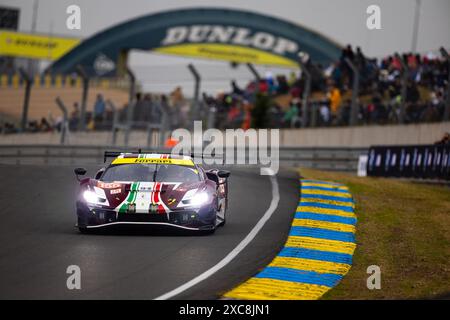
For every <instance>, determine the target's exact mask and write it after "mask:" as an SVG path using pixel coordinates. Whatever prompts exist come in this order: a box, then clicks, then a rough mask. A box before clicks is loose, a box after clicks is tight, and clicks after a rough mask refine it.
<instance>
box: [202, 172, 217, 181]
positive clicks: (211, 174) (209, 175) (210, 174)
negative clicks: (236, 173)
mask: <svg viewBox="0 0 450 320" xmlns="http://www.w3.org/2000/svg"><path fill="white" fill-rule="evenodd" d="M205 173H206V177H207V178H208V179H209V180H212V181H214V182H215V183H217V184H218V183H219V178H218V177H217V174H215V173H214V172H209V171H206V172H205Z"/></svg>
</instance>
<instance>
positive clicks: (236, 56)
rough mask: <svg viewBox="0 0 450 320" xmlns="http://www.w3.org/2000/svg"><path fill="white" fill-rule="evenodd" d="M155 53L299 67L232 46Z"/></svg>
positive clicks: (174, 48)
mask: <svg viewBox="0 0 450 320" xmlns="http://www.w3.org/2000/svg"><path fill="white" fill-rule="evenodd" d="M153 51H156V52H159V53H164V54H171V55H179V56H185V57H186V56H191V57H201V58H207V59H213V60H225V61H235V62H240V63H247V62H251V63H254V64H262V65H277V66H282V67H290V68H296V67H298V64H297V63H296V62H295V61H292V60H290V59H288V58H285V57H283V56H279V55H276V54H272V53H270V52H266V51H263V50H258V49H253V48H248V47H243V46H236V45H231V44H213V43H207V44H205V43H198V44H180V45H173V46H168V47H161V48H156V49H154V50H153Z"/></svg>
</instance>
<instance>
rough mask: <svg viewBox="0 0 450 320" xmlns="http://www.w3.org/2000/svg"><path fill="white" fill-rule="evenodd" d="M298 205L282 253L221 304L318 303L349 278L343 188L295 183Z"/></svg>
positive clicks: (348, 214) (349, 219)
mask: <svg viewBox="0 0 450 320" xmlns="http://www.w3.org/2000/svg"><path fill="white" fill-rule="evenodd" d="M300 199H301V200H300V202H299V204H298V207H297V212H296V213H295V217H294V219H293V222H292V227H291V230H290V232H289V236H288V239H287V241H286V243H285V246H284V248H283V249H282V250H281V251H280V253H279V254H278V255H277V256H276V257H275V259H274V260H273V261H272V262H271V263H270V264H269V265H268V266H267V267H265V268H264V269H263V270H262V271H261V272H260V273H258V274H257V275H256V276H254V277H253V278H250V279H249V280H247V281H246V282H244V283H243V284H241V285H239V286H238V287H236V288H234V289H233V290H231V291H229V292H227V293H226V294H225V295H224V296H225V297H226V298H234V299H252V300H256V299H264V300H269V299H281V300H297V299H318V298H320V297H321V296H322V295H323V294H324V293H325V292H327V291H328V290H330V289H331V288H332V287H334V286H336V285H337V284H338V283H339V281H340V280H341V279H342V277H343V276H344V275H345V274H346V273H347V272H348V270H349V269H350V267H351V264H352V256H353V252H354V250H355V247H356V243H355V225H356V215H355V213H354V208H355V204H354V201H353V198H352V195H351V194H350V192H349V191H348V188H347V187H346V186H344V185H342V184H338V183H331V182H325V181H317V180H300Z"/></svg>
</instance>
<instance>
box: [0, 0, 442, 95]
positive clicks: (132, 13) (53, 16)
mask: <svg viewBox="0 0 450 320" xmlns="http://www.w3.org/2000/svg"><path fill="white" fill-rule="evenodd" d="M35 1H37V2H38V10H37V21H36V29H35V32H38V33H44V34H47V33H51V34H54V35H63V36H71V37H77V38H86V37H89V36H90V35H92V34H94V33H96V32H99V31H101V30H103V29H105V28H107V27H110V26H112V25H115V24H117V23H119V22H123V21H126V20H129V19H132V18H135V17H138V16H142V15H146V14H151V13H155V12H160V11H165V10H173V9H180V8H192V7H222V8H235V9H244V10H250V11H255V12H259V13H263V14H266V15H272V16H275V17H278V18H281V19H285V20H288V21H290V22H293V23H296V24H298V25H301V26H306V27H308V28H310V29H313V30H315V31H317V32H319V33H321V34H323V35H325V36H326V37H328V38H331V39H333V40H334V41H336V42H337V43H339V44H341V45H345V44H347V43H351V44H353V45H354V46H360V47H361V48H362V50H363V52H364V53H365V54H366V55H368V56H371V57H381V56H384V55H387V54H392V53H393V52H396V51H398V52H406V51H410V50H411V45H412V37H413V23H414V14H415V9H416V6H417V3H420V10H419V13H420V15H419V22H420V23H419V32H418V41H417V47H418V51H419V52H424V53H425V52H428V51H430V50H432V51H436V50H437V49H438V48H439V47H440V46H442V45H443V46H445V47H446V48H450V32H449V31H450V19H449V13H450V1H449V0H422V1H417V0H395V1H393V0H333V1H331V0H276V1H273V0H272V1H267V0H227V1H224V0H222V1H216V0H209V1H204V0H126V1H125V0H0V6H7V7H15V8H20V10H21V13H20V21H19V29H20V30H21V31H24V32H29V31H32V16H33V4H34V3H35ZM72 4H76V5H78V6H80V8H81V30H68V29H67V28H66V19H67V16H68V15H67V14H66V8H67V7H68V6H69V5H72ZM371 4H376V5H379V6H380V8H381V30H369V29H368V28H367V27H366V19H367V17H368V14H367V13H366V9H367V7H368V6H369V5H371ZM189 62H194V63H195V64H196V65H197V66H198V68H199V69H200V71H202V72H203V74H204V78H205V80H208V78H210V81H204V84H203V89H204V90H206V91H218V90H225V89H228V83H229V79H230V78H236V79H237V80H238V83H241V84H244V83H245V82H246V81H248V79H250V78H251V74H250V73H249V72H248V70H246V69H245V68H238V69H237V70H229V67H228V64H226V63H220V62H210V61H205V60H196V59H185V58H177V57H166V56H164V57H162V56H158V55H155V54H150V53H133V54H132V55H131V58H130V66H131V67H132V69H133V70H136V72H137V74H138V79H139V80H140V81H141V82H142V83H143V84H144V86H145V87H146V88H147V89H148V90H156V91H167V90H168V88H169V86H173V83H174V81H178V82H179V83H180V84H181V85H182V86H183V88H184V87H186V90H191V88H190V87H191V86H192V81H191V76H190V74H189V73H188V71H187V70H185V69H186V68H185V66H186V64H187V63H189ZM168 68H169V69H168ZM168 70H170V72H168ZM269 70H270V71H272V72H274V73H279V72H280V71H279V70H275V69H273V68H272V69H270V68H260V71H261V72H263V73H264V72H267V71H269Z"/></svg>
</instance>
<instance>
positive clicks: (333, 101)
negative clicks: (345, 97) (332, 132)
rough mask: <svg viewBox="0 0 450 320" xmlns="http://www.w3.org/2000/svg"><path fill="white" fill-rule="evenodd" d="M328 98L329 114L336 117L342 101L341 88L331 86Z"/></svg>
mask: <svg viewBox="0 0 450 320" xmlns="http://www.w3.org/2000/svg"><path fill="white" fill-rule="evenodd" d="M328 98H329V99H330V109H331V114H332V115H333V117H337V115H338V113H339V109H340V107H341V102H342V96H341V90H339V89H338V88H337V87H335V86H333V87H332V88H331V91H330V93H329V97H328Z"/></svg>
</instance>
